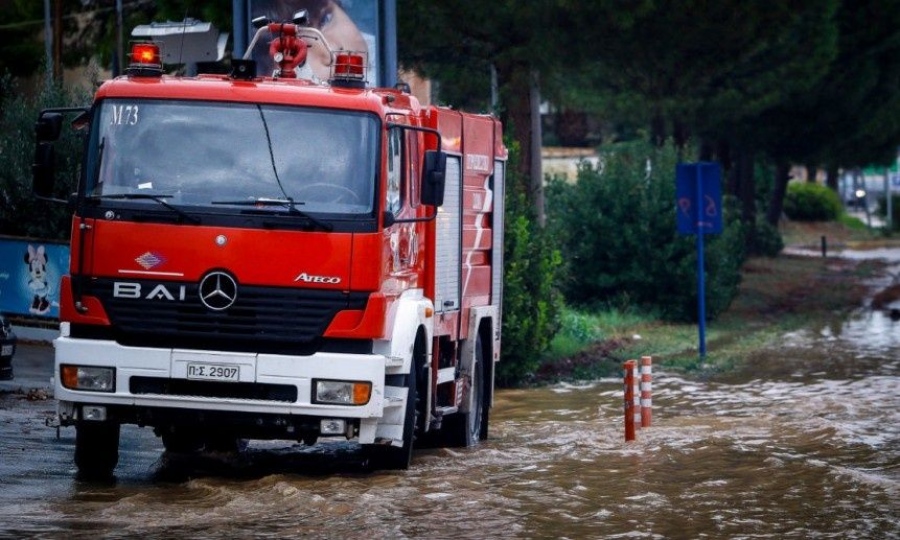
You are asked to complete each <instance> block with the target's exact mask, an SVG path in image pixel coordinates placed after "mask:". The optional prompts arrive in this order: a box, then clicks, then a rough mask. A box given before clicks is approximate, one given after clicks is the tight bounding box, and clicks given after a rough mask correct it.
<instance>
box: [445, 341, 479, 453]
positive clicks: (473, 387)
mask: <svg viewBox="0 0 900 540" xmlns="http://www.w3.org/2000/svg"><path fill="white" fill-rule="evenodd" d="M474 352H475V358H474V360H473V362H472V378H471V381H470V388H469V391H470V392H471V395H472V408H471V409H470V410H469V411H468V412H464V413H456V414H454V415H452V416H448V417H447V419H445V420H444V425H443V427H442V428H441V435H440V437H439V440H440V446H444V447H449V448H466V447H469V446H475V445H476V444H478V441H481V440H484V439H486V438H487V410H486V408H485V407H484V382H485V373H484V349H483V348H482V342H481V333H480V332H479V333H478V334H477V336H476V338H475V351H474Z"/></svg>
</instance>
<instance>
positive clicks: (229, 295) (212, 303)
mask: <svg viewBox="0 0 900 540" xmlns="http://www.w3.org/2000/svg"><path fill="white" fill-rule="evenodd" d="M235 300H237V282H236V281H235V280H234V278H233V277H231V276H229V275H228V274H226V273H225V272H210V273H209V274H207V275H206V277H204V278H203V279H202V280H201V281H200V301H201V302H203V305H204V306H206V307H207V308H209V309H211V310H213V311H222V310H226V309H228V308H230V307H231V306H232V305H233V304H234V301H235Z"/></svg>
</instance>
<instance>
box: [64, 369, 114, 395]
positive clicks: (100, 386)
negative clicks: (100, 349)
mask: <svg viewBox="0 0 900 540" xmlns="http://www.w3.org/2000/svg"><path fill="white" fill-rule="evenodd" d="M59 371H60V373H59V375H60V380H61V381H62V385H63V386H65V387H66V388H68V389H70V390H90V391H92V392H115V391H116V370H115V368H109V367H97V366H70V365H63V366H60V368H59Z"/></svg>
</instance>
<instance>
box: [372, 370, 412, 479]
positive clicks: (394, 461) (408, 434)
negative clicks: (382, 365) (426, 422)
mask: <svg viewBox="0 0 900 540" xmlns="http://www.w3.org/2000/svg"><path fill="white" fill-rule="evenodd" d="M416 372H417V369H416V363H415V361H413V363H412V367H411V368H410V373H409V375H408V376H407V378H406V380H407V388H408V389H409V392H408V393H407V396H406V413H405V415H404V417H403V446H401V447H400V448H397V447H394V446H391V447H389V448H381V449H380V450H382V455H381V456H380V458H379V459H377V460H376V462H377V464H378V466H379V468H381V469H389V470H399V471H405V470H406V469H409V466H410V464H411V463H412V453H413V444H414V442H415V439H416V428H417V423H418V422H417V418H418V416H419V415H418V408H419V407H418V400H419V392H418V390H419V389H418V386H419V385H418V381H417V377H416Z"/></svg>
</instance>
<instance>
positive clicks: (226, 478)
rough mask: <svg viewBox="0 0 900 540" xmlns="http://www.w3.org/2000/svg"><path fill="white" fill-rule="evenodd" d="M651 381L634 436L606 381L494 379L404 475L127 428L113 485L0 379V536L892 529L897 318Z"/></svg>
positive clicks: (899, 405)
mask: <svg viewBox="0 0 900 540" xmlns="http://www.w3.org/2000/svg"><path fill="white" fill-rule="evenodd" d="M47 354H48V355H49V354H50V352H49V349H48V352H47ZM654 375H655V376H654V395H653V401H654V411H653V423H654V425H653V426H652V427H651V428H649V429H643V430H640V431H639V432H638V434H637V440H636V441H635V442H632V443H625V442H624V435H623V420H622V416H623V415H622V383H621V381H620V380H618V379H608V380H600V381H592V382H587V383H584V384H567V385H558V386H554V387H550V388H541V389H523V390H504V391H499V392H498V396H497V403H496V407H495V409H494V411H493V413H492V414H493V416H492V426H491V428H492V433H491V439H490V440H489V441H488V442H487V443H486V444H483V445H482V446H480V447H478V448H474V449H466V450H425V451H420V452H418V453H417V454H416V458H415V461H414V464H413V467H412V468H411V469H410V470H409V471H405V472H390V473H388V472H367V471H365V470H363V469H361V468H360V466H359V463H358V461H355V460H356V452H355V451H356V449H355V448H354V447H353V445H351V444H339V445H336V446H334V445H332V446H328V447H326V446H324V445H319V446H316V447H313V448H311V449H309V448H303V447H300V446H291V445H290V444H289V443H267V444H253V445H251V447H250V448H249V449H248V450H247V451H245V452H244V453H243V454H241V455H239V456H237V457H222V456H202V457H198V458H176V457H174V456H166V455H165V454H163V452H162V448H161V446H160V444H159V442H158V441H157V440H156V439H155V437H153V435H152V433H151V432H150V431H149V430H146V429H143V430H142V429H138V428H127V427H126V428H124V429H123V435H122V451H121V458H120V463H119V467H118V469H117V480H116V482H115V483H114V484H109V485H97V484H89V483H82V482H79V481H77V480H75V479H74V476H73V475H74V466H73V465H72V463H71V460H72V446H73V437H74V431H73V430H72V429H71V428H65V429H62V430H61V432H60V437H59V438H57V436H56V430H55V429H53V428H48V427H45V426H44V418H46V417H50V416H52V414H53V408H54V404H53V401H52V399H50V400H40V399H38V400H33V401H31V400H28V399H25V398H24V395H23V394H16V393H9V392H7V393H5V394H2V395H0V407H2V408H0V537H2V538H7V537H8V538H135V537H140V538H143V539H146V540H151V539H163V538H266V539H269V538H288V537H300V538H366V539H375V538H478V539H482V538H772V539H780V538H804V539H805V538H841V539H843V538H858V539H869V538H876V539H881V538H900V322H897V321H893V320H891V319H890V318H889V317H888V316H886V315H885V314H883V313H880V312H872V311H870V310H867V309H862V310H860V311H859V312H857V313H856V314H854V315H853V316H852V317H850V319H849V320H844V321H836V322H833V323H831V324H826V325H822V326H821V327H810V328H807V329H804V330H803V331H800V332H796V333H792V334H788V335H785V336H784V338H783V343H782V344H781V346H779V347H778V348H776V349H771V350H766V351H760V352H759V353H758V354H757V355H756V357H755V358H754V360H753V361H752V362H751V363H750V365H749V366H748V368H747V369H745V370H742V371H740V372H737V373H732V374H729V375H728V377H727V378H721V379H718V380H705V381H697V380H691V379H689V378H685V377H682V376H678V375H675V374H670V373H665V372H659V370H657V373H655V374H654ZM8 384H9V383H7V385H8ZM4 388H7V389H9V388H10V387H9V386H6V387H4ZM32 397H40V396H39V395H38V396H32Z"/></svg>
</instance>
